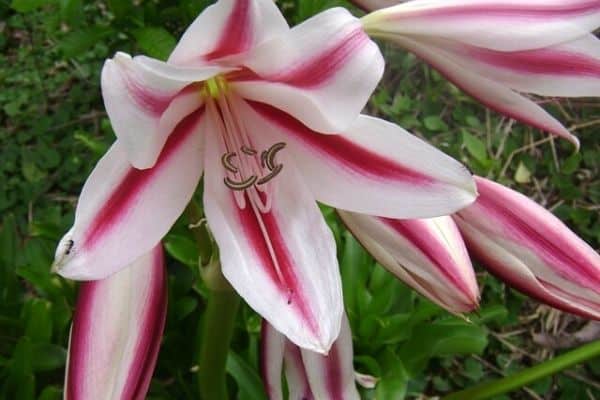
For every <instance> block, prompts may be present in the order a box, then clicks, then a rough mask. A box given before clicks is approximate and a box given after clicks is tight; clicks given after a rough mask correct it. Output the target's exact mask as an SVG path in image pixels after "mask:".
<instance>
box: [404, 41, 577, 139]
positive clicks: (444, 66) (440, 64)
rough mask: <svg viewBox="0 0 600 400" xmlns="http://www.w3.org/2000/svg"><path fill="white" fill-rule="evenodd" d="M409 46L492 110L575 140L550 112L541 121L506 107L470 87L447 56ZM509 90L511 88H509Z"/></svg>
mask: <svg viewBox="0 0 600 400" xmlns="http://www.w3.org/2000/svg"><path fill="white" fill-rule="evenodd" d="M399 44H400V45H401V46H402V45H403V44H404V45H406V44H405V42H400V43H399ZM407 47H408V50H409V51H411V52H413V53H414V54H415V55H416V56H417V57H419V58H421V59H422V60H423V61H425V62H426V63H428V64H430V65H431V66H432V67H433V68H435V69H436V70H437V71H438V72H439V73H440V74H441V75H442V76H443V77H444V78H446V79H447V80H449V81H450V82H452V83H453V84H454V85H455V86H456V87H458V88H459V89H461V90H462V91H463V92H465V93H467V94H468V95H469V96H472V97H473V98H475V99H477V100H478V101H479V102H480V103H481V104H483V105H484V106H486V107H488V108H490V109H492V110H495V111H497V112H499V113H501V114H504V115H506V116H507V117H509V118H513V119H515V120H517V121H521V122H524V123H525V124H528V125H531V126H533V127H535V128H538V129H541V130H543V131H547V132H551V133H553V134H555V135H558V136H561V137H563V138H567V139H569V140H571V141H572V140H573V139H571V138H572V135H571V134H570V133H569V131H567V130H566V128H564V127H563V126H562V125H561V124H560V123H559V122H558V121H556V120H555V119H554V117H552V116H551V115H549V114H548V118H547V119H544V120H542V121H540V120H537V119H533V118H530V117H529V115H526V114H524V113H523V111H522V110H518V111H517V110H513V109H510V108H506V107H504V106H502V105H500V104H499V103H498V102H495V101H492V100H491V99H489V98H488V97H484V96H481V95H480V94H479V92H477V91H476V90H475V89H473V88H469V87H468V86H467V84H466V82H465V81H464V80H463V78H462V77H460V76H457V74H456V72H455V70H454V69H452V68H449V66H452V67H453V68H455V69H460V66H458V65H451V64H449V61H448V59H447V58H445V59H444V60H443V61H440V60H436V59H434V58H432V57H429V56H427V55H425V54H424V53H423V52H421V51H419V47H418V46H414V45H410V46H407ZM431 48H432V49H433V50H438V49H437V48H435V47H433V46H432V47H431ZM473 74H474V75H475V76H479V77H480V78H481V79H486V80H490V79H489V78H486V77H484V76H481V75H477V74H476V73H473ZM507 89H508V88H507ZM508 90H511V89H508ZM551 122H556V126H554V125H553V124H552V123H551ZM561 128H562V129H561ZM575 140H576V139H575Z"/></svg>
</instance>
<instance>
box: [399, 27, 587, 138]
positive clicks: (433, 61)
mask: <svg viewBox="0 0 600 400" xmlns="http://www.w3.org/2000/svg"><path fill="white" fill-rule="evenodd" d="M390 39H391V40H393V41H396V42H397V43H398V44H399V45H400V46H402V47H405V48H406V49H407V50H409V51H411V52H413V53H414V54H415V55H417V56H418V57H420V58H422V59H423V60H424V61H425V62H427V63H428V64H430V65H431V66H432V67H433V68H435V69H436V70H437V71H438V72H439V73H440V74H442V75H443V76H444V77H445V78H446V79H448V80H449V81H450V82H452V83H453V84H454V85H456V86H457V87H458V88H460V89H461V90H463V91H464V92H465V93H467V94H468V95H470V96H472V97H474V98H475V99H477V100H478V101H479V102H481V103H482V104H483V105H485V106H486V107H489V108H491V109H492V110H496V111H498V112H499V113H502V114H504V115H506V116H507V117H509V118H514V119H516V120H518V121H521V122H524V123H526V124H528V125H531V126H533V127H535V128H538V129H541V130H543V131H546V132H550V133H552V134H554V135H557V136H560V137H563V138H565V139H567V140H569V141H570V142H572V143H573V144H574V145H575V146H576V147H577V148H578V147H579V141H578V139H577V138H576V137H575V136H573V135H572V134H571V133H570V132H569V131H568V130H567V129H566V128H565V127H564V126H562V125H561V123H560V122H558V121H557V120H556V119H555V118H554V117H552V116H551V115H550V114H548V113H547V112H545V111H544V110H543V109H542V108H541V107H539V106H538V105H537V104H535V103H534V102H533V101H531V100H529V99H527V98H525V97H523V96H522V95H520V94H518V93H516V92H514V91H513V90H512V89H510V88H509V87H508V86H506V85H504V84H502V83H498V82H495V81H493V80H492V79H489V78H488V77H485V76H482V75H479V74H478V73H477V72H475V71H469V70H466V71H465V70H464V67H463V66H461V65H458V64H457V63H455V62H454V61H453V60H452V58H451V54H449V53H445V50H444V49H442V48H440V47H438V46H436V45H435V44H433V43H429V42H417V41H414V40H411V39H403V38H399V37H390Z"/></svg>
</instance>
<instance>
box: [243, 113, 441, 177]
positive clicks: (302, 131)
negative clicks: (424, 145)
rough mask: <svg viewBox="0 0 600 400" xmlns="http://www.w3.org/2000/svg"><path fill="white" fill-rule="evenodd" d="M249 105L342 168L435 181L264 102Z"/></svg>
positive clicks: (359, 172)
mask: <svg viewBox="0 0 600 400" xmlns="http://www.w3.org/2000/svg"><path fill="white" fill-rule="evenodd" d="M248 104H249V105H250V106H251V107H252V108H253V109H254V111H256V112H257V113H258V114H260V115H261V116H262V117H263V118H265V119H267V120H269V121H270V122H272V123H274V124H276V125H279V126H280V127H281V128H283V129H284V130H285V133H287V134H291V135H293V136H295V138H296V139H299V140H300V141H302V142H304V143H305V144H307V145H309V146H310V147H311V148H313V149H314V150H315V151H318V152H320V153H323V154H324V155H326V156H327V157H330V158H332V159H334V160H335V161H336V162H337V163H339V164H340V165H341V166H342V167H343V168H346V169H349V170H351V171H353V172H355V173H358V174H361V175H367V176H370V177H372V178H375V179H382V180H383V179H394V180H400V181H403V182H406V183H410V184H413V185H415V186H428V185H433V184H434V181H433V179H432V178H430V177H429V176H427V175H424V174H421V173H419V172H418V171H414V170H412V169H410V168H409V167H407V166H404V165H402V164H399V163H397V162H395V161H393V160H391V159H388V158H385V157H383V156H381V155H379V154H375V153H373V152H369V151H368V150H367V149H365V148H363V147H360V146H358V145H357V144H356V143H353V142H351V141H349V140H347V139H345V138H344V136H343V135H325V134H321V133H318V132H315V131H313V130H311V129H310V128H308V127H307V126H306V125H303V124H302V123H301V122H299V121H298V120H297V119H295V118H293V117H292V116H290V115H288V114H286V113H284V112H283V111H281V110H278V109H276V108H274V107H271V106H269V105H267V104H264V103H258V102H248Z"/></svg>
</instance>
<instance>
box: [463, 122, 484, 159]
mask: <svg viewBox="0 0 600 400" xmlns="http://www.w3.org/2000/svg"><path fill="white" fill-rule="evenodd" d="M462 138H463V143H464V144H465V147H466V148H467V151H468V152H469V154H471V155H472V156H473V157H474V158H475V159H476V160H477V161H479V162H481V163H485V162H487V160H488V157H487V149H486V147H485V144H484V143H483V142H482V141H481V140H480V139H479V138H477V137H475V136H473V135H471V134H470V133H469V132H467V131H466V130H463V131H462Z"/></svg>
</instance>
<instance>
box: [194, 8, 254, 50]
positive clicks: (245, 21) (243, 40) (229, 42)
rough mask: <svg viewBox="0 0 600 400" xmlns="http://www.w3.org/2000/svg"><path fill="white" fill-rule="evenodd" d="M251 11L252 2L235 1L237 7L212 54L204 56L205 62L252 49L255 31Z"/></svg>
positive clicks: (224, 27)
mask: <svg viewBox="0 0 600 400" xmlns="http://www.w3.org/2000/svg"><path fill="white" fill-rule="evenodd" d="M251 11H252V1H250V0H236V1H235V7H234V8H233V11H232V13H231V15H230V16H229V18H228V19H227V22H226V23H225V26H223V30H222V32H221V37H220V39H219V41H218V43H217V45H216V46H215V48H214V49H213V50H212V51H211V52H209V53H207V54H204V55H203V58H204V60H205V61H212V60H215V59H218V58H222V57H226V56H230V55H234V54H239V53H243V52H244V51H246V50H248V49H249V48H250V46H251V45H252V41H253V37H252V32H253V29H254V26H253V25H254V21H253V18H252V16H253V14H252V12H251Z"/></svg>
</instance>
